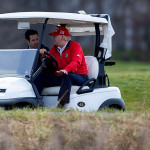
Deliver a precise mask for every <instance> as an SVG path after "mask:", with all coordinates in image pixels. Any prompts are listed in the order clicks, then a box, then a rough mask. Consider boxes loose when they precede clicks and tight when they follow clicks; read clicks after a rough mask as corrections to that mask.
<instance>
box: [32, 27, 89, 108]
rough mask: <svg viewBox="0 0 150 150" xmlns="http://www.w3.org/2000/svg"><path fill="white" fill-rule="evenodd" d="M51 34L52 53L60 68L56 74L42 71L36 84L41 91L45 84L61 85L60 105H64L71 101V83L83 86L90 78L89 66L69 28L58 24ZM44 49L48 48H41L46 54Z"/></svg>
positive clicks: (41, 51) (41, 52)
mask: <svg viewBox="0 0 150 150" xmlns="http://www.w3.org/2000/svg"><path fill="white" fill-rule="evenodd" d="M49 35H50V36H53V40H54V46H52V48H51V49H50V54H52V55H53V56H54V57H55V58H56V60H57V62H58V69H57V71H56V72H55V73H54V74H50V73H44V72H42V73H41V74H40V75H39V77H38V78H37V79H36V82H35V84H36V86H37V89H38V91H39V93H41V91H42V89H43V87H44V86H61V87H60V91H59V95H58V101H59V106H64V105H65V104H66V103H69V101H70V91H71V85H77V86H81V85H83V84H84V83H85V82H86V81H87V80H88V76H87V66H86V62H85V57H84V53H83V50H82V48H81V46H80V44H79V43H77V42H75V41H71V38H70V37H69V31H68V29H67V28H65V27H63V26H57V27H56V29H55V31H54V32H52V33H49ZM44 51H46V49H41V50H40V54H41V55H44ZM39 81H40V82H39Z"/></svg>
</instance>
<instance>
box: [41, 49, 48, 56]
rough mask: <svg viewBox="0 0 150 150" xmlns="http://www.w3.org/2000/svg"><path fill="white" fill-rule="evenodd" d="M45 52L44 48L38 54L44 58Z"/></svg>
mask: <svg viewBox="0 0 150 150" xmlns="http://www.w3.org/2000/svg"><path fill="white" fill-rule="evenodd" d="M45 51H46V52H47V50H46V49H44V48H42V49H40V54H41V55H42V57H45V54H44V52H45Z"/></svg>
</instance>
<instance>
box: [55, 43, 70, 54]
mask: <svg viewBox="0 0 150 150" xmlns="http://www.w3.org/2000/svg"><path fill="white" fill-rule="evenodd" d="M67 44H68V42H67V43H66V45H65V46H64V47H63V48H61V47H59V46H58V47H57V51H58V52H59V54H60V56H61V55H62V52H63V51H64V50H65V48H66V46H67Z"/></svg>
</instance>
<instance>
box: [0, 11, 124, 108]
mask: <svg viewBox="0 0 150 150" xmlns="http://www.w3.org/2000/svg"><path fill="white" fill-rule="evenodd" d="M0 19H5V20H16V21H18V28H19V29H27V28H29V27H30V24H37V23H43V29H42V32H41V37H40V42H39V46H38V50H37V49H1V50H0V107H6V108H7V107H20V108H21V107H27V106H28V107H39V106H45V107H49V108H50V107H56V106H57V103H58V102H57V97H58V92H59V88H60V87H46V88H44V89H43V91H42V95H39V93H38V91H37V89H36V87H35V85H34V80H35V78H36V77H37V76H38V75H39V74H40V73H41V71H42V70H43V68H44V67H45V65H46V61H48V60H46V61H45V59H44V60H43V63H42V65H41V66H40V67H39V68H38V70H37V71H35V68H36V65H37V62H38V57H39V49H40V46H41V43H42V40H43V36H44V33H45V29H46V25H47V24H53V25H63V26H65V27H67V28H68V29H69V31H70V34H71V35H72V36H87V35H95V36H96V44H95V51H93V52H94V56H85V59H86V63H87V69H88V76H89V81H88V82H86V83H85V84H84V85H83V86H81V87H79V86H72V88H71V95H70V103H69V104H66V105H65V108H72V109H77V110H81V111H97V110H101V109H102V108H105V107H109V108H116V109H120V110H125V104H124V101H123V99H122V98H121V93H120V90H119V89H118V88H117V87H109V79H108V76H107V74H106V73H105V70H104V67H105V66H108V65H114V64H115V63H114V62H108V61H106V60H108V59H110V58H111V56H112V45H111V44H112V43H111V38H112V36H113V34H114V30H113V28H112V26H111V22H110V18H109V16H108V15H100V14H85V13H82V12H79V13H60V12H18V13H6V14H0ZM47 55H49V53H47ZM51 59H52V61H55V58H53V57H51ZM6 60H7V61H6ZM55 63H56V67H57V62H56V61H55ZM87 83H89V86H86V85H87Z"/></svg>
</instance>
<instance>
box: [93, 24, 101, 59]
mask: <svg viewBox="0 0 150 150" xmlns="http://www.w3.org/2000/svg"><path fill="white" fill-rule="evenodd" d="M94 25H95V32H96V41H95V42H96V43H95V54H94V56H95V57H97V56H98V52H99V46H100V30H99V23H95V24H94Z"/></svg>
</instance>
